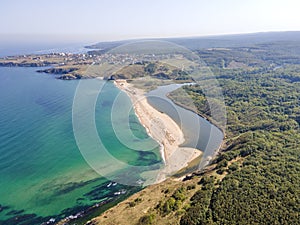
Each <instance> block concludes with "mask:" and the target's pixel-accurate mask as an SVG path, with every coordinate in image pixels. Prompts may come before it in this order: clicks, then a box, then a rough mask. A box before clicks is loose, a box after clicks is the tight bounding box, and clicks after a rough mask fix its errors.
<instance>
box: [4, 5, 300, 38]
mask: <svg viewBox="0 0 300 225" xmlns="http://www.w3.org/2000/svg"><path fill="white" fill-rule="evenodd" d="M0 6H1V7H0V20H1V21H5V22H2V29H1V32H0V33H1V35H0V36H1V37H0V40H3V39H7V41H11V42H12V41H15V42H16V41H18V42H19V41H22V40H20V39H22V38H23V39H24V38H27V40H26V41H30V39H31V38H34V40H33V41H37V42H38V41H41V40H39V37H42V38H45V37H46V40H51V41H57V40H58V41H60V42H63V41H68V42H69V41H73V42H78V41H79V42H81V41H88V42H95V41H98V42H100V41H116V40H129V39H154V38H180V37H205V36H220V35H233V34H248V33H260V32H284V31H299V30H300V24H299V23H298V21H300V15H299V14H298V12H297V10H298V8H299V7H300V3H299V2H298V1H296V0H286V1H284V2H283V1H282V0H273V1H272V0H264V1H258V0H245V1H243V2H240V1H236V0H228V1H226V2H224V1H221V0H213V1H209V2H208V1H205V0H200V1H199V0H191V1H189V3H188V4H187V3H185V2H174V1H171V0H166V1H163V2H159V1H157V0H154V1H144V2H142V3H141V2H139V1H137V0H128V1H126V2H123V1H119V0H111V1H108V0H102V1H96V0H87V1H85V2H84V3H82V2H81V1H79V0H74V1H72V3H70V2H69V1H63V2H61V1H58V0H53V1H51V2H40V1H37V0H28V1H26V2H18V1H16V0H12V1H6V0H4V1H2V2H1V3H0ZM35 39H36V40H35Z"/></svg>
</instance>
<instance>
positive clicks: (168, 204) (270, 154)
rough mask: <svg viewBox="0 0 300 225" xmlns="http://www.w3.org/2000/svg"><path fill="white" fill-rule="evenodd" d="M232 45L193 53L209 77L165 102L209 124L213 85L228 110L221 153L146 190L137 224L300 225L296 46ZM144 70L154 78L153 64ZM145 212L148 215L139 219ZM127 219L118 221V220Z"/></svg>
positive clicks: (299, 87) (299, 105)
mask: <svg viewBox="0 0 300 225" xmlns="http://www.w3.org/2000/svg"><path fill="white" fill-rule="evenodd" d="M265 39H267V37H265ZM236 40H239V42H238V43H237V44H236V45H238V46H235V44H233V43H234V42H231V44H232V45H230V46H222V48H212V47H211V46H210V48H206V49H197V54H198V55H199V56H200V58H202V59H203V60H204V61H205V62H206V63H207V65H208V66H209V67H210V69H211V71H212V73H211V74H214V77H212V75H211V74H210V73H206V74H205V75H203V76H201V80H200V81H199V82H201V85H193V86H185V87H183V88H181V89H177V90H176V91H175V92H173V93H171V94H170V95H169V96H170V98H172V99H173V100H174V101H175V102H177V103H178V104H180V105H182V106H184V107H186V108H189V109H191V110H193V111H195V112H196V113H198V114H200V115H203V116H205V117H207V118H208V119H211V121H213V120H212V118H210V117H211V112H210V106H209V104H208V101H207V100H206V96H205V95H204V92H203V91H202V89H201V87H203V86H205V85H206V84H208V83H209V82H210V81H211V79H212V78H213V79H217V81H218V83H219V85H220V86H221V88H222V90H223V95H224V100H225V105H226V111H227V128H226V130H225V132H226V137H225V143H224V145H223V147H222V149H221V150H222V151H221V153H220V154H219V155H218V156H217V157H216V158H214V159H213V161H212V163H211V165H210V166H208V167H207V168H205V170H204V171H197V172H194V173H193V175H191V176H187V177H186V178H185V179H184V181H183V182H179V183H176V182H177V181H174V180H172V181H166V182H164V183H161V184H159V185H157V186H155V187H148V188H146V189H145V190H144V191H145V193H147V194H146V195H147V198H149V201H148V202H147V203H146V202H145V201H143V203H142V204H138V205H137V206H136V207H133V208H130V210H133V209H136V210H137V211H130V213H131V215H136V214H138V215H139V217H138V219H139V224H143V222H145V223H144V224H151V223H149V222H148V221H150V216H151V215H152V216H153V218H155V222H154V223H155V224H160V225H164V224H181V225H200V224H201V225H202V224H203V225H208V224H210V225H221V224H240V225H243V224H245V225H246V224H247V225H248V224H272V225H273V224H274V225H276V224H278V225H279V224H287V225H288V224H295V225H296V224H300V222H299V221H300V132H299V131H300V128H299V125H300V94H299V93H300V64H299V62H300V44H299V41H296V40H295V41H277V42H265V43H263V42H261V43H259V44H255V43H253V42H252V43H251V44H247V42H243V41H242V39H239V38H238V37H237V38H236ZM297 40H299V39H297ZM215 41H216V40H215ZM248 41H249V40H248ZM216 42H217V41H216ZM249 42H251V41H249ZM185 43H186V44H188V43H189V44H190V45H193V44H194V42H193V41H192V40H189V41H186V42H185ZM245 43H246V44H245ZM222 44H223V45H225V44H226V42H222ZM147 71H149V72H151V71H153V67H152V65H151V66H150V67H149V68H148V69H147ZM142 79H146V78H142ZM160 79H161V78H160ZM154 80H156V81H154ZM152 81H153V83H151V85H149V86H152V85H153V84H155V85H156V84H157V83H155V82H157V81H158V79H154V77H151V82H152ZM163 81H164V82H174V80H173V81H172V80H171V78H170V79H169V80H163ZM132 82H136V80H133V81H132ZM137 85H139V84H138V82H137ZM153 86H154V85H153ZM153 86H152V87H153ZM184 94H188V95H189V96H191V99H193V102H188V101H187V98H186V97H184ZM211 97H212V98H214V96H211ZM170 187H172V189H170ZM153 189H158V190H159V189H162V191H161V193H158V191H157V192H154V190H153ZM141 196H143V198H144V196H145V195H143V194H141ZM135 198H136V197H135ZM131 201H132V200H131ZM145 206H147V212H146V213H147V214H146V216H143V215H140V212H141V211H142V210H143V208H142V207H145ZM138 207H140V208H139V209H137V208H138ZM128 208H129V207H128ZM118 210H119V211H118ZM121 210H122V207H121V206H120V208H114V210H113V213H114V214H113V215H114V216H115V217H116V215H118V216H119V215H120V213H121V212H122V211H121ZM126 213H128V211H127V212H124V214H123V215H121V216H120V218H122V221H125V219H124V218H126V216H127V214H126ZM115 217H112V216H111V217H110V218H115ZM151 218H152V217H151ZM138 219H137V220H136V221H138ZM151 221H154V219H152V220H151ZM135 223H136V222H135ZM122 224H124V223H122ZM125 224H130V223H125Z"/></svg>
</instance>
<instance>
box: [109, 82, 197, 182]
mask: <svg viewBox="0 0 300 225" xmlns="http://www.w3.org/2000/svg"><path fill="white" fill-rule="evenodd" d="M114 83H115V85H116V86H117V87H118V88H119V89H121V90H122V91H124V92H125V93H127V95H128V96H129V97H130V99H131V101H132V103H133V107H134V110H135V113H136V115H137V117H138V119H139V120H140V122H141V124H142V125H143V126H144V127H145V129H146V130H147V132H148V134H149V136H151V137H152V138H153V139H154V140H156V141H157V142H158V143H159V144H160V146H161V149H160V151H161V157H162V159H163V160H164V163H165V166H164V168H162V169H161V170H160V171H159V173H158V176H157V178H156V181H155V182H154V183H158V182H162V181H163V180H165V179H166V178H167V177H169V176H170V175H172V174H174V173H175V172H177V171H178V170H180V169H182V168H184V167H186V166H187V165H188V163H189V162H190V161H192V160H193V159H195V158H197V157H199V156H200V155H201V153H202V152H201V151H200V150H198V149H193V148H186V147H180V145H181V144H182V143H183V142H184V135H183V132H182V130H181V129H180V127H179V126H178V125H177V124H176V123H175V122H174V121H173V120H172V119H171V118H170V117H169V116H168V115H167V114H165V113H162V112H159V111H158V110H156V109H155V108H154V107H152V106H151V105H150V104H149V103H148V101H147V99H146V97H145V95H144V94H145V92H144V91H143V90H141V89H137V88H135V87H133V85H131V84H129V83H127V82H126V81H125V80H116V81H115V82H114Z"/></svg>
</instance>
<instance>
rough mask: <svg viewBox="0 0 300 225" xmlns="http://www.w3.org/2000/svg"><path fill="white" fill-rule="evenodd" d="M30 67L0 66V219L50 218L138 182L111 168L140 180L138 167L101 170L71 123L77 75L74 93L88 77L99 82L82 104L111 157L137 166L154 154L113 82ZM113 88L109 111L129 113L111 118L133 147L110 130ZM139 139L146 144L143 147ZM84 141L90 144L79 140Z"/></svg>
mask: <svg viewBox="0 0 300 225" xmlns="http://www.w3.org/2000/svg"><path fill="white" fill-rule="evenodd" d="M38 69H39V68H20V67H19V68H17V67H14V68H9V67H1V68H0V204H1V206H0V224H5V225H8V224H41V223H42V222H46V221H48V220H49V219H51V218H55V219H56V220H58V219H59V218H64V217H67V216H70V215H75V214H76V213H78V212H79V211H80V210H84V209H86V208H88V207H90V206H93V205H95V204H99V203H101V202H103V201H107V200H112V201H114V200H117V199H118V197H119V196H120V195H128V194H130V193H132V192H134V191H138V190H139V184H140V183H137V185H136V186H133V187H131V186H128V185H126V184H125V185H124V184H122V183H118V182H117V181H118V176H125V175H124V174H127V176H129V178H128V179H132V180H133V182H134V180H136V181H137V182H138V181H140V182H142V180H140V179H141V177H140V176H139V173H140V172H141V171H134V172H132V170H126V168H124V167H122V168H115V169H114V168H112V171H110V172H111V173H110V174H109V176H108V177H107V176H106V175H107V174H101V171H100V172H99V171H95V169H93V168H92V167H91V166H90V165H89V162H88V161H86V160H85V158H84V157H83V155H82V153H81V150H80V149H79V147H78V145H77V143H76V139H75V136H74V132H73V124H72V107H73V101H74V96H75V93H76V90H77V87H78V85H79V82H81V83H82V82H83V83H84V86H85V87H87V88H86V89H85V90H83V89H82V88H81V93H87V94H89V93H90V92H91V90H90V89H89V88H88V87H89V86H93V85H94V86H95V83H98V84H99V86H101V87H102V89H101V95H100V96H99V98H98V99H97V101H96V103H95V104H96V105H95V108H92V109H87V110H94V111H95V125H96V128H97V131H98V133H99V137H100V139H101V140H102V143H103V145H104V146H106V150H108V151H109V152H110V153H111V155H113V156H114V158H115V159H118V160H119V161H121V162H123V163H124V164H128V165H140V167H141V168H144V167H142V166H151V165H153V164H159V163H160V162H161V157H160V153H159V146H158V145H157V143H156V142H155V141H154V140H152V139H151V138H149V136H148V135H147V132H146V130H145V128H144V127H143V126H142V125H141V124H140V123H139V121H138V119H137V117H136V116H135V114H134V112H133V110H132V104H131V101H130V99H129V98H128V97H127V95H126V94H125V93H123V92H120V91H119V89H117V88H116V87H115V86H114V84H113V83H111V82H105V81H102V80H97V79H93V80H82V81H76V80H75V81H62V80H58V79H55V77H53V76H51V75H50V76H49V75H46V74H40V73H37V72H36V70H38ZM104 82H105V85H103V84H104ZM117 96H118V98H120V96H121V98H122V107H120V108H119V109H118V113H117V114H116V113H114V116H115V119H116V120H117V119H118V118H119V119H120V120H122V116H124V115H129V118H130V120H129V123H130V126H127V125H126V123H124V124H122V123H118V126H119V128H118V129H121V130H122V133H123V134H124V135H123V136H125V138H126V134H127V133H128V134H132V133H134V135H133V136H130V137H127V139H128V140H129V142H130V141H131V142H134V143H135V146H140V149H141V150H140V151H139V150H136V149H134V150H132V149H131V148H130V147H128V146H127V145H126V144H124V143H122V142H120V141H119V139H118V136H117V135H116V133H115V131H114V127H113V126H112V122H111V109H112V106H113V104H114V100H115V98H116V97H117ZM120 127H121V128H120ZM82 130H84V129H82ZM131 130H133V132H132V131H131ZM86 132H87V133H88V132H89V131H88V129H87V131H86ZM130 138H131V139H130ZM145 145H146V146H149V145H153V148H151V149H150V148H149V149H150V150H149V149H148V150H147V151H143V150H142V148H143V146H145ZM85 148H88V149H89V148H94V145H93V143H85ZM99 148H100V146H99ZM100 150H101V149H100ZM93 154H94V155H92V157H93V156H94V157H96V158H97V160H98V161H97V163H98V164H99V165H102V164H103V163H104V160H106V159H105V158H103V159H102V158H101V152H100V153H99V152H97V151H95V152H94V153H93ZM141 165H142V166H141ZM141 170H143V169H141ZM111 180H114V181H115V182H113V183H111V182H112V181H111Z"/></svg>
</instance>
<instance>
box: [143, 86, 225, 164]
mask: <svg viewBox="0 0 300 225" xmlns="http://www.w3.org/2000/svg"><path fill="white" fill-rule="evenodd" d="M184 85H187V84H169V85H165V86H160V87H158V88H156V89H155V90H152V91H150V92H148V93H147V95H146V96H147V100H148V102H149V104H150V105H152V106H153V107H154V108H156V109H157V110H158V111H160V112H162V113H166V114H167V115H169V116H170V117H171V118H172V119H173V120H174V121H175V122H176V123H177V124H178V126H179V127H180V128H181V129H182V131H183V134H184V138H185V142H184V143H183V144H182V147H190V148H196V149H199V150H200V151H202V152H203V156H202V157H203V160H202V161H207V160H208V159H211V158H212V157H214V155H215V154H216V152H217V150H218V149H219V147H220V145H221V143H222V141H223V138H224V135H223V133H222V131H221V130H220V129H219V128H218V127H216V126H215V125H213V124H212V123H211V122H209V121H208V120H206V119H204V118H203V117H201V116H199V115H197V114H196V113H194V112H192V111H190V110H187V109H185V108H183V107H181V106H179V105H177V104H175V103H174V102H173V101H172V100H171V99H170V98H168V96H167V95H168V93H171V92H172V91H175V90H176V89H178V88H180V87H182V86H184ZM201 165H202V167H203V166H205V164H204V163H203V164H201ZM201 165H200V166H201Z"/></svg>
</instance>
